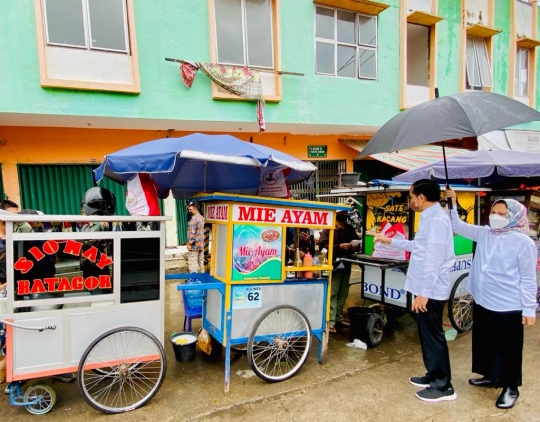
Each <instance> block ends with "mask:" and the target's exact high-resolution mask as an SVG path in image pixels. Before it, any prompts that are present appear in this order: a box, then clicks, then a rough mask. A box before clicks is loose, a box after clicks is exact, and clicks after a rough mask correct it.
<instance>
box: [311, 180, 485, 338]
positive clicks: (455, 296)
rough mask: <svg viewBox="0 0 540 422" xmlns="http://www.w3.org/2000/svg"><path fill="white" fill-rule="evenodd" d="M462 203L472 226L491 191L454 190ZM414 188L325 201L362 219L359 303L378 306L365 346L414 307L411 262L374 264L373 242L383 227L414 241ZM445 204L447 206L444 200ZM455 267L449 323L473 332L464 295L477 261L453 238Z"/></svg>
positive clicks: (390, 187)
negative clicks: (340, 202)
mask: <svg viewBox="0 0 540 422" xmlns="http://www.w3.org/2000/svg"><path fill="white" fill-rule="evenodd" d="M452 188H453V189H454V190H455V191H456V194H457V200H458V213H459V215H460V218H461V219H462V220H464V221H467V222H469V223H473V224H475V223H477V222H478V221H479V220H480V212H479V210H480V207H479V204H480V201H479V198H478V193H479V192H483V191H489V190H490V189H484V188H478V187H468V186H452ZM409 189H410V184H407V183H395V184H394V183H393V182H382V183H380V185H379V186H371V187H342V188H336V189H333V190H331V193H330V194H327V195H320V197H321V198H324V197H341V198H343V199H344V200H346V201H347V202H348V203H350V204H360V206H361V208H362V209H361V210H360V212H361V214H362V216H363V230H362V248H361V250H360V252H359V253H357V254H354V255H353V257H352V258H351V259H349V261H350V262H353V263H355V264H358V265H359V266H360V267H361V268H362V276H361V284H362V289H361V297H362V299H367V300H369V301H371V302H374V303H375V305H374V306H372V307H371V309H370V311H369V315H368V316H367V317H366V318H365V327H363V330H364V332H365V339H366V343H367V344H368V345H369V346H371V347H376V346H378V345H379V344H380V343H381V341H382V338H383V328H384V326H385V324H386V322H387V320H388V319H391V318H393V317H395V316H396V315H399V314H400V313H403V312H408V311H410V309H411V305H412V295H411V293H409V292H406V291H405V290H404V287H405V281H406V273H407V267H408V261H403V260H392V259H379V258H374V257H373V256H372V254H373V246H374V244H373V239H374V235H375V234H376V233H377V232H378V231H380V227H381V224H382V222H383V221H387V222H389V223H392V224H394V223H402V224H403V226H404V227H405V232H406V233H407V234H408V238H409V239H413V238H414V234H415V232H416V230H417V228H418V221H419V218H418V217H419V216H418V214H417V213H415V212H413V211H412V210H410V208H409V202H408V198H409ZM441 201H442V202H444V204H443V206H445V205H446V204H445V201H444V200H443V198H441ZM454 250H455V254H456V262H455V264H454V266H453V267H452V269H451V272H450V279H451V283H452V289H451V293H450V298H449V301H448V317H449V319H450V322H451V324H452V326H453V327H454V328H455V329H456V330H457V331H458V332H463V331H467V330H469V329H470V328H471V327H472V297H471V296H470V294H469V293H468V292H467V291H466V290H465V286H466V283H467V277H468V275H469V268H470V267H471V263H472V257H473V242H472V241H470V240H468V239H465V238H463V237H461V236H454Z"/></svg>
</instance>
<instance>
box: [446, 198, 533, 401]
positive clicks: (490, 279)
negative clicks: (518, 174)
mask: <svg viewBox="0 0 540 422" xmlns="http://www.w3.org/2000/svg"><path fill="white" fill-rule="evenodd" d="M446 196H447V197H451V198H452V201H453V203H454V204H455V203H456V195H455V192H454V191H452V190H449V191H447V192H446ZM450 216H451V220H452V228H453V230H454V231H455V232H456V233H457V234H459V235H461V236H463V237H466V238H468V239H471V240H474V241H475V242H477V246H476V251H475V254H474V259H473V263H472V266H471V271H470V273H469V280H468V282H467V290H468V291H469V292H470V293H471V295H472V297H473V299H474V302H473V320H474V325H473V334H472V372H474V373H477V374H480V375H482V377H481V378H472V379H470V380H469V383H470V384H471V385H473V386H476V387H493V388H501V387H502V392H501V394H500V396H499V398H498V399H497V401H496V402H495V405H496V406H497V407H498V408H501V409H509V408H511V407H513V406H514V404H515V403H516V400H517V398H518V396H519V391H518V387H520V386H521V380H522V377H521V366H522V354H523V327H525V328H527V327H530V326H532V325H533V324H534V323H535V320H536V248H535V245H534V242H533V241H532V240H531V239H530V238H529V236H528V234H529V233H528V232H529V221H528V219H527V210H526V208H525V207H524V206H523V205H522V204H520V203H519V202H517V201H515V200H513V199H501V200H498V201H495V202H494V203H493V206H492V207H491V213H490V215H489V226H474V225H471V224H467V223H464V222H462V221H461V220H460V219H459V216H458V214H457V210H456V207H455V206H454V208H453V209H452V212H451V214H450Z"/></svg>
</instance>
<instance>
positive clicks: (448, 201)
mask: <svg viewBox="0 0 540 422" xmlns="http://www.w3.org/2000/svg"><path fill="white" fill-rule="evenodd" d="M435 98H439V88H435ZM441 145H442V156H443V162H444V176H445V178H446V183H445V185H446V189H450V182H449V180H448V166H447V165H446V150H445V149H444V141H442V142H441ZM446 202H447V204H448V209H449V210H452V208H453V205H452V199H451V198H448V199H447V200H446Z"/></svg>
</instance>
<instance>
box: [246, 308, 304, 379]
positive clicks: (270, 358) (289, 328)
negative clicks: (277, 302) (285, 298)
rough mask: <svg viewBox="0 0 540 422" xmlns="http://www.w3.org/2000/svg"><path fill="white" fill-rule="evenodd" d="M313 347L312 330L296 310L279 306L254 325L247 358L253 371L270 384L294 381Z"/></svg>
mask: <svg viewBox="0 0 540 422" xmlns="http://www.w3.org/2000/svg"><path fill="white" fill-rule="evenodd" d="M310 346H311V326H310V325H309V321H308V319H307V317H306V315H305V314H304V313H303V312H302V311H301V310H300V309H297V308H295V307H293V306H276V307H275V308H271V309H269V310H268V311H266V312H265V313H264V314H262V315H261V317H260V318H259V319H258V320H257V321H256V322H255V324H254V325H253V330H252V331H251V335H250V336H249V341H248V352H247V357H248V361H249V364H250V365H251V369H253V372H255V374H257V376H259V377H260V378H262V379H263V380H265V381H268V382H278V381H284V380H286V379H288V378H290V377H292V376H293V375H294V374H296V372H298V370H299V369H300V368H301V367H302V365H303V364H304V363H305V361H306V359H307V356H308V353H309V348H310Z"/></svg>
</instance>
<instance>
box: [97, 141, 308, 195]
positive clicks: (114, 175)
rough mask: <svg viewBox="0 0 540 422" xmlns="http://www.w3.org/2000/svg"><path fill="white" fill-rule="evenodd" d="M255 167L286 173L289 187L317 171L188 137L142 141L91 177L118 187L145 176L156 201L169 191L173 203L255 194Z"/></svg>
mask: <svg viewBox="0 0 540 422" xmlns="http://www.w3.org/2000/svg"><path fill="white" fill-rule="evenodd" d="M261 167H266V168H272V169H274V168H275V169H276V170H277V169H284V168H288V169H290V171H289V174H288V175H287V182H288V183H289V184H293V183H298V182H301V181H303V180H306V179H308V178H309V177H310V176H311V175H312V173H313V172H314V171H315V170H316V169H317V168H316V167H315V166H314V165H313V164H311V163H306V162H304V161H301V160H298V159H296V158H294V157H292V156H290V155H288V154H285V153H283V152H280V151H277V150H275V149H272V148H268V147H265V146H262V145H257V144H253V143H249V142H244V141H242V140H240V139H238V138H235V137H234V136H231V135H205V134H201V133H194V134H191V135H187V136H184V137H181V138H164V139H157V140H155V141H149V142H144V143H142V144H139V145H135V146H132V147H129V148H125V149H123V150H120V151H117V152H114V153H112V154H109V155H106V156H105V159H104V160H103V163H102V164H101V165H100V166H99V167H98V168H97V169H96V170H94V172H95V179H96V181H98V182H99V181H100V180H101V179H102V178H103V177H107V178H109V179H111V180H114V181H115V182H118V183H125V182H127V181H128V180H129V179H131V178H132V177H133V176H135V175H136V174H137V173H149V174H151V175H152V178H153V179H154V181H155V183H156V185H157V188H158V196H159V197H160V198H166V197H167V196H169V192H170V191H172V194H173V196H174V197H175V198H177V199H185V198H190V197H192V196H193V195H195V194H197V193H199V192H226V193H238V194H246V195H255V194H256V193H257V190H258V188H259V181H260V170H259V168H261Z"/></svg>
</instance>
